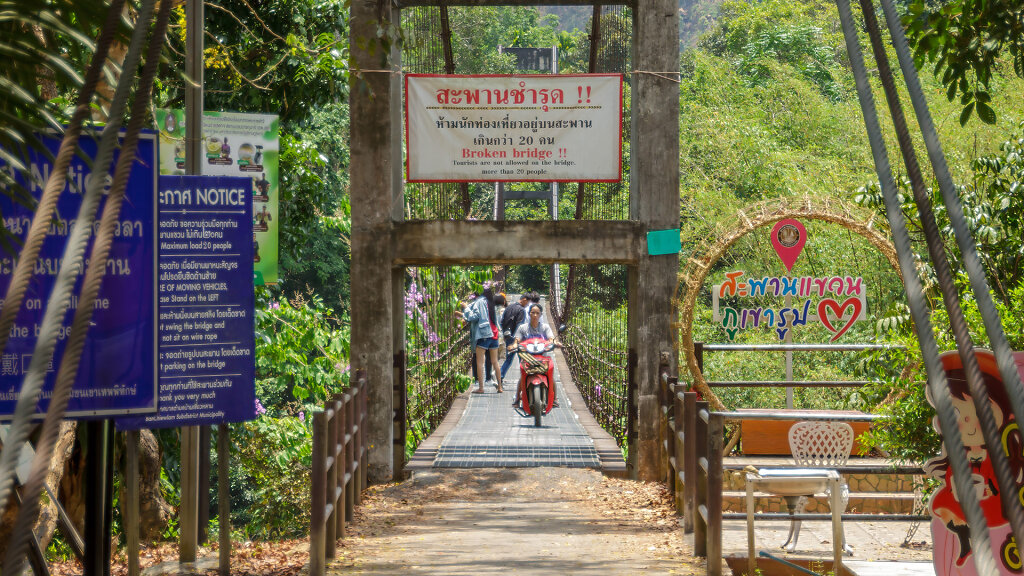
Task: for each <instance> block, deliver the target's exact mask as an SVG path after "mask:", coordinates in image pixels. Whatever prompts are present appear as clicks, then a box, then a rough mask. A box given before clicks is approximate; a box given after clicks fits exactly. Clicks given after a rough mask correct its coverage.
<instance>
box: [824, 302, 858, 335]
mask: <svg viewBox="0 0 1024 576" xmlns="http://www.w3.org/2000/svg"><path fill="white" fill-rule="evenodd" d="M847 306H852V307H853V315H852V316H850V320H849V321H847V322H846V325H845V326H843V328H842V329H841V330H839V331H838V332H836V329H835V327H834V326H832V322H831V321H830V320H829V319H828V314H826V311H828V310H832V312H833V313H834V314H835V315H836V320H839V319H840V318H842V317H843V313H844V312H845V311H846V307H847ZM861 306H863V304H862V303H861V301H860V298H857V297H856V296H851V297H849V298H847V299H846V301H845V302H843V303H842V304H840V303H838V302H836V301H835V300H833V299H831V298H826V299H824V300H822V301H821V302H818V320H820V321H821V323H822V324H824V325H825V328H828V331H829V332H835V336H833V337H832V338H831V339H829V342H835V341H836V340H838V339H839V337H840V336H842V335H843V334H845V333H846V331H847V330H849V329H850V326H853V323H854V322H856V321H857V317H858V316H860V309H861Z"/></svg>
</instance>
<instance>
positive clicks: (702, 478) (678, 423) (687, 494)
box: [663, 379, 930, 576]
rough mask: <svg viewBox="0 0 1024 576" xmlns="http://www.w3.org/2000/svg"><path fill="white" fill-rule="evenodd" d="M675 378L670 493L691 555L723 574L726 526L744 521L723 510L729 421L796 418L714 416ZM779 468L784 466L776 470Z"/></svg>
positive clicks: (766, 516)
mask: <svg viewBox="0 0 1024 576" xmlns="http://www.w3.org/2000/svg"><path fill="white" fill-rule="evenodd" d="M672 380H673V379H666V380H665V382H664V383H663V384H664V386H666V388H668V391H669V393H670V394H671V397H672V403H671V406H668V407H667V408H668V409H667V410H666V414H667V415H668V416H669V418H668V434H667V435H666V440H665V444H664V448H665V454H666V455H667V458H668V467H667V468H668V475H667V478H666V481H667V484H668V489H669V491H670V492H672V493H673V495H674V499H675V505H676V510H677V512H678V513H679V514H681V515H682V517H683V521H682V526H683V532H684V533H690V532H692V533H693V553H694V555H695V556H703V557H706V558H708V566H707V574H708V575H709V576H721V574H722V566H721V562H718V561H713V560H712V559H720V558H722V522H723V521H725V520H745V519H746V518H747V515H746V514H744V513H742V512H723V484H724V475H725V471H726V470H727V469H730V468H731V467H729V466H726V465H725V463H724V459H725V455H724V444H725V423H726V422H729V421H738V420H741V419H743V420H792V419H793V417H794V415H793V413H768V412H765V413H756V412H755V413H741V412H713V411H711V410H710V409H709V407H708V403H707V402H704V401H697V393H696V392H682V391H676V390H675V386H674V382H673V381H672ZM799 419H801V420H806V421H830V422H873V421H876V420H880V419H882V417H881V416H876V415H871V414H824V413H818V414H813V413H809V414H801V415H800V416H799ZM775 467H780V466H775ZM833 469H835V470H837V471H838V472H839V473H841V474H843V473H851V472H857V473H870V474H883V473H885V474H911V475H922V474H923V473H924V471H923V470H922V469H921V468H920V467H917V466H892V467H888V466H873V467H864V466H850V465H848V466H836V467H833ZM831 517H832V516H831V514H792V515H791V514H787V513H780V512H759V513H756V514H754V516H753V518H754V519H755V520H790V519H793V520H829V519H831ZM840 518H841V519H842V521H844V522H846V521H874V522H877V521H899V522H907V521H923V520H927V519H928V518H930V517H929V516H921V515H915V514H864V513H858V514H853V513H850V514H842V515H840Z"/></svg>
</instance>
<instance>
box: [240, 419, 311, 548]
mask: <svg viewBox="0 0 1024 576" xmlns="http://www.w3.org/2000/svg"><path fill="white" fill-rule="evenodd" d="M311 420H312V418H305V414H304V413H301V412H300V413H299V414H298V415H297V416H288V415H285V416H280V417H274V416H271V415H269V414H265V415H262V416H260V417H258V418H256V420H253V421H251V422H246V423H245V425H244V426H242V427H241V430H240V431H239V432H238V433H236V435H235V441H234V446H235V447H236V449H237V454H235V455H234V456H235V459H236V460H237V462H238V463H239V466H238V467H237V470H236V469H235V468H233V469H232V473H233V477H232V481H231V487H232V493H233V494H236V493H240V494H239V497H238V499H239V500H242V501H244V503H245V506H244V508H242V509H241V510H240V511H239V513H237V514H236V517H237V519H238V520H239V521H241V522H242V523H243V524H244V525H245V527H246V533H247V535H248V536H249V537H250V538H284V537H292V538H294V537H301V536H302V535H304V534H307V533H308V530H309V510H310V500H309V498H310V496H309V474H310V467H311V466H312V459H311V455H312V443H313V431H312V428H311V426H310V424H311ZM236 430H237V428H236ZM236 472H237V473H236Z"/></svg>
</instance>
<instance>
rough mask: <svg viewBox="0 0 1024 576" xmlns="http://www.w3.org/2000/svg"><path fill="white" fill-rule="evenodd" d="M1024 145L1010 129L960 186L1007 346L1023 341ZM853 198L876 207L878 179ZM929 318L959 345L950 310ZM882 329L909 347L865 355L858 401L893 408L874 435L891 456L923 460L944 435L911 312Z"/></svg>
mask: <svg viewBox="0 0 1024 576" xmlns="http://www.w3.org/2000/svg"><path fill="white" fill-rule="evenodd" d="M1021 128H1024V125H1022V126H1021ZM1022 145H1024V138H1022V137H1021V136H1020V135H1019V134H1017V133H1014V134H1012V135H1011V136H1010V139H1008V140H1006V141H1005V142H1004V143H1003V144H1002V145H1001V146H1000V147H999V153H998V154H992V155H988V156H982V157H980V158H977V159H975V160H974V161H973V162H972V163H971V167H972V169H973V177H972V178H970V179H969V180H968V181H969V183H968V184H965V185H961V186H958V187H957V190H958V193H959V196H960V201H961V203H962V205H963V210H964V213H965V215H966V217H967V222H968V227H969V229H970V231H971V234H972V236H973V237H974V239H975V245H976V249H977V251H978V253H979V255H980V256H981V259H982V263H983V265H984V266H985V270H986V273H987V276H988V279H989V283H990V286H991V288H992V291H993V296H994V297H995V303H996V308H997V310H998V312H999V316H1000V318H1001V320H1002V323H1003V331H1004V333H1005V334H1006V337H1007V339H1008V341H1009V344H1010V347H1011V348H1013V349H1017V350H1020V349H1022V348H1024V275H1022V272H1021V269H1020V263H1021V259H1022V251H1024V242H1022V238H1024V236H1022V230H1021V221H1022V215H1024V206H1022V204H1021V201H1020V199H1019V198H1018V196H1019V193H1018V190H1019V189H1020V187H1021V183H1022V182H1024V170H1022V168H1024V166H1022V161H1021V158H1020V155H1021V148H1022ZM900 185H901V186H900V190H901V193H900V198H901V201H902V210H903V212H904V216H905V217H906V219H907V220H908V222H909V223H910V225H911V227H912V229H914V230H920V221H919V219H918V217H917V208H916V206H915V205H914V203H913V201H912V199H911V194H910V192H909V190H908V186H909V185H908V184H907V183H906V182H901V183H900ZM856 200H857V201H858V202H859V203H861V204H865V205H869V206H873V207H878V206H880V203H881V192H880V191H879V189H878V186H877V185H872V186H867V187H863V188H861V189H860V190H859V191H858V194H857V196H856ZM932 202H933V205H934V206H935V207H936V210H935V212H936V220H937V221H938V224H939V227H940V229H941V231H942V233H943V235H944V236H945V244H946V245H947V246H950V247H952V246H955V239H954V238H953V233H952V230H951V228H950V224H949V217H948V214H947V212H946V210H945V208H944V206H943V205H942V202H941V197H940V195H939V194H938V192H932ZM947 256H948V257H949V260H950V266H951V267H952V269H953V270H954V272H955V271H958V270H963V269H964V266H963V262H962V259H961V256H960V254H959V252H958V251H954V250H947ZM918 271H919V273H920V274H921V275H922V277H923V278H922V280H923V283H924V286H925V287H926V288H927V289H928V291H929V294H930V296H931V297H932V298H934V299H938V298H939V294H938V293H937V289H936V287H935V286H936V280H935V278H934V270H933V269H931V268H930V267H926V266H920V267H919V270H918ZM956 283H957V290H958V293H959V300H960V305H961V308H962V310H963V313H964V317H965V319H966V321H967V325H968V328H969V329H970V333H971V338H972V340H973V342H974V344H975V345H976V346H981V347H988V346H989V340H988V334H987V332H986V329H985V325H984V322H983V321H982V317H981V313H980V311H979V309H978V305H977V301H976V300H975V299H974V295H973V293H972V292H971V290H970V283H969V280H968V278H967V276H966V275H965V274H964V273H963V272H960V273H959V275H958V276H957V278H956ZM931 322H932V328H933V331H934V334H935V338H936V341H937V343H938V347H939V349H940V350H954V349H955V348H956V341H955V339H954V337H953V334H952V329H951V327H950V322H949V313H948V311H947V310H946V309H945V308H944V307H941V306H936V307H935V309H934V311H933V314H932V318H931ZM879 331H880V332H881V333H883V334H885V335H886V336H887V337H888V338H889V339H891V340H894V341H896V342H899V343H900V344H902V345H903V346H904V347H905V350H902V351H899V350H894V351H886V352H882V353H875V354H871V355H866V356H865V358H864V359H863V362H862V363H861V365H860V366H859V367H858V368H859V371H860V372H861V373H863V374H864V375H866V376H868V377H870V378H871V379H873V380H877V381H878V382H879V383H878V384H876V385H873V386H870V387H867V388H865V389H864V390H862V391H861V393H860V395H859V397H858V398H856V399H855V402H854V403H855V404H856V405H860V406H864V407H872V406H876V405H878V406H879V412H881V413H883V414H886V415H887V416H889V420H887V421H885V422H883V423H882V424H881V425H879V426H876V427H875V428H874V430H873V431H872V436H871V438H872V441H873V442H875V443H877V444H878V445H880V446H883V447H885V449H886V450H887V451H888V452H889V453H890V455H891V456H892V457H893V458H894V459H897V460H906V461H912V462H923V461H924V460H925V459H927V458H929V457H931V456H933V455H935V454H937V453H938V449H939V438H938V436H937V435H936V434H935V432H934V430H933V429H932V417H933V416H934V414H935V412H934V410H933V409H932V407H931V406H930V405H928V403H927V401H926V397H925V384H924V381H925V374H924V368H923V365H922V360H921V357H920V351H919V349H918V346H917V339H916V337H915V336H914V334H913V332H912V330H911V326H910V321H909V314H907V313H906V312H905V311H899V312H898V313H897V315H895V316H893V317H890V318H888V319H885V320H883V321H882V322H879ZM903 367H906V368H905V369H903Z"/></svg>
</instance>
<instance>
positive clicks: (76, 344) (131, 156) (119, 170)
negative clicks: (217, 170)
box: [4, 2, 172, 574]
mask: <svg viewBox="0 0 1024 576" xmlns="http://www.w3.org/2000/svg"><path fill="white" fill-rule="evenodd" d="M171 5H172V3H171V2H163V3H162V4H161V6H160V13H159V15H158V17H157V21H156V27H155V28H154V30H153V35H152V38H151V40H150V44H149V48H148V50H147V53H146V59H145V66H144V68H143V72H142V76H141V77H140V80H139V85H138V87H137V89H136V91H135V100H134V102H133V104H132V110H131V117H130V120H129V121H128V127H127V130H126V132H125V135H124V141H123V145H122V148H121V154H120V156H119V157H118V161H117V167H116V169H115V171H114V179H113V183H112V185H111V190H110V194H109V195H108V196H107V200H106V203H105V205H104V207H103V216H102V218H101V219H100V229H99V232H98V233H97V235H96V240H95V242H94V243H93V247H92V252H91V254H90V259H89V266H88V269H87V270H86V274H85V280H84V282H83V285H82V291H81V294H80V295H79V302H81V304H80V305H79V307H78V309H76V310H75V316H74V319H73V321H72V324H71V337H70V338H69V341H68V346H67V348H66V349H65V350H64V355H63V357H62V358H61V362H60V369H59V371H58V372H57V383H56V387H55V388H54V392H53V395H52V396H51V398H50V404H49V406H48V408H47V411H46V418H45V419H44V421H43V430H42V433H41V436H40V442H39V444H38V445H37V447H36V453H35V457H34V458H33V461H32V470H31V473H30V475H29V479H28V481H27V482H26V484H25V497H24V500H23V502H22V506H21V510H19V512H18V519H17V521H16V522H15V526H14V530H13V532H12V541H11V542H10V544H9V546H8V550H7V559H6V560H5V562H4V565H5V569H4V572H8V570H10V571H9V572H8V573H11V574H18V573H19V572H20V570H21V568H22V566H21V562H24V559H25V558H26V555H25V552H26V551H27V549H28V543H29V535H30V534H31V530H32V526H33V525H34V524H35V523H36V520H37V516H38V514H39V498H40V495H41V494H42V492H43V488H44V485H45V482H46V473H47V468H48V463H49V461H50V458H51V457H52V453H53V447H54V445H55V444H56V441H57V436H58V433H59V431H60V422H61V420H62V419H63V418H64V414H65V413H66V411H67V405H68V401H69V400H70V399H71V388H72V385H73V384H74V381H75V376H76V374H77V373H78V364H79V360H80V359H81V356H82V350H83V348H84V347H85V341H86V338H85V336H86V334H87V333H88V329H89V324H90V322H91V320H92V315H93V311H94V308H95V301H96V298H97V296H98V295H99V291H100V287H101V285H102V284H103V277H104V275H105V273H106V268H107V261H108V258H109V255H110V247H111V244H112V243H113V239H114V229H115V228H116V227H117V225H118V218H119V216H120V214H121V205H122V203H123V200H124V195H125V189H126V187H127V185H128V177H129V175H130V173H131V169H132V165H133V164H134V162H135V150H136V148H137V144H138V141H139V133H140V132H141V130H142V128H143V126H144V125H145V123H146V121H147V119H148V115H147V114H146V112H147V108H148V106H149V99H150V94H151V91H152V87H153V79H154V78H155V77H156V72H157V65H158V63H159V61H160V51H161V49H162V48H163V45H164V38H165V35H166V32H167V24H168V21H169V20H170V15H171ZM148 24H149V22H148V21H144V20H142V19H141V18H140V19H139V21H138V22H137V23H136V26H141V27H142V28H144V29H148V28H149V26H148ZM123 70H125V71H128V70H130V69H128V68H124V69H123Z"/></svg>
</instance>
